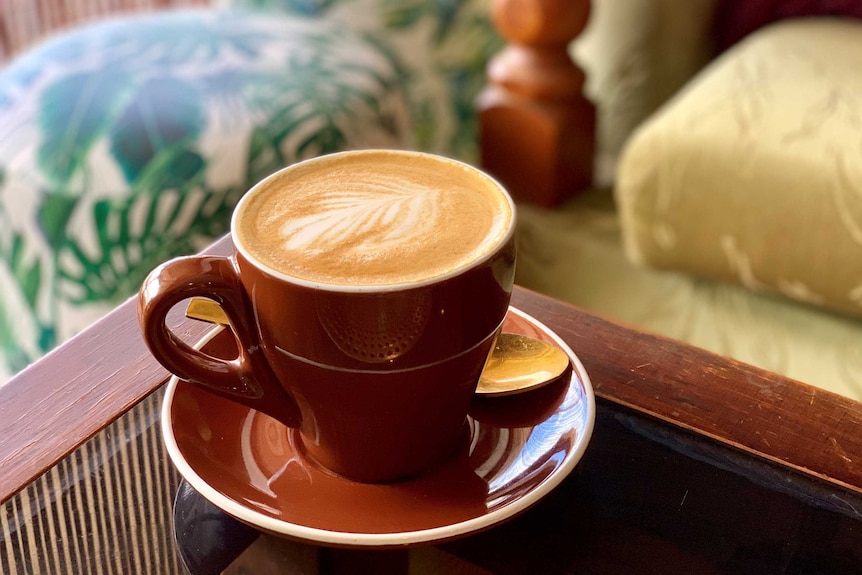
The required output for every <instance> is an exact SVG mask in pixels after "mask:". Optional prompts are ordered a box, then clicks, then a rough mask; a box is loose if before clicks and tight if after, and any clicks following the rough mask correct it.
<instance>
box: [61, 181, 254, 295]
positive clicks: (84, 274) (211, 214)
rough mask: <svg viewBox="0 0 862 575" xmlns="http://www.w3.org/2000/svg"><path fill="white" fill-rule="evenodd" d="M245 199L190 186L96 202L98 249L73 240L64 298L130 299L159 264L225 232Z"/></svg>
mask: <svg viewBox="0 0 862 575" xmlns="http://www.w3.org/2000/svg"><path fill="white" fill-rule="evenodd" d="M240 196H241V191H240V190H239V189H238V188H229V189H226V190H220V191H214V190H207V189H201V188H196V189H190V188H186V189H180V190H168V191H165V192H162V193H159V194H138V195H136V196H132V197H129V198H124V199H116V200H101V201H98V202H96V203H95V204H94V205H93V211H92V222H93V226H92V228H93V229H94V230H95V232H94V233H95V234H96V246H95V250H93V249H92V248H91V249H90V250H87V249H85V248H84V247H83V245H82V243H80V242H78V241H77V240H75V239H71V238H70V239H69V240H68V241H67V242H66V244H65V245H64V246H63V253H62V256H63V257H61V258H59V260H58V263H59V269H58V275H59V277H60V278H61V280H62V283H63V288H62V293H63V297H64V298H65V299H67V300H68V301H70V302H72V303H73V304H75V305H81V304H86V303H89V302H98V301H107V302H118V301H121V300H122V299H125V298H127V297H128V296H130V295H131V294H133V293H134V292H135V291H136V290H137V289H138V288H139V287H140V285H141V283H142V282H143V280H144V278H145V277H146V275H147V274H148V273H149V272H150V271H151V270H152V269H153V268H154V267H155V266H156V265H158V264H160V263H162V262H164V261H166V260H168V259H170V258H172V257H175V256H179V255H186V254H190V253H194V252H196V251H198V250H199V249H200V248H201V245H200V244H201V243H202V242H209V241H211V240H212V239H213V238H216V237H218V236H220V235H222V234H224V233H225V231H227V228H228V225H229V221H230V215H231V212H232V211H233V207H234V206H235V205H236V202H237V201H238V199H239V197H240ZM86 243H87V245H90V244H92V243H93V242H91V241H90V242H86Z"/></svg>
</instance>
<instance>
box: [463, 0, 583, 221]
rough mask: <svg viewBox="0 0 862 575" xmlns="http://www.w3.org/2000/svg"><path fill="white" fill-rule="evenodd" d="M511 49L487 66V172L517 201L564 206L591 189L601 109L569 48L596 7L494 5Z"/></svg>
mask: <svg viewBox="0 0 862 575" xmlns="http://www.w3.org/2000/svg"><path fill="white" fill-rule="evenodd" d="M492 13H493V17H494V23H495V25H496V26H497V29H498V30H499V31H500V33H501V34H502V35H503V36H504V37H505V38H506V39H507V40H508V41H509V45H508V46H507V47H506V48H505V49H504V50H503V51H502V52H500V54H498V55H497V56H496V57H494V59H493V60H491V62H490V64H489V65H488V81H489V85H488V86H487V87H486V88H485V90H483V91H482V93H481V94H480V95H479V98H478V102H477V105H478V108H479V126H480V143H481V148H482V166H483V167H484V168H485V169H486V170H487V171H488V172H490V173H491V174H492V175H494V176H495V177H497V178H498V179H499V180H500V181H501V182H502V183H503V184H504V185H505V186H506V187H507V188H508V189H509V191H510V192H511V193H512V195H513V196H514V197H515V199H516V200H518V201H527V202H532V203H536V204H539V205H544V206H551V205H554V204H556V203H559V202H560V201H562V200H563V199H565V198H566V197H568V196H570V195H572V194H574V193H575V192H577V191H578V190H580V189H583V188H586V187H588V186H589V185H590V184H591V183H592V173H593V156H594V155H595V123H596V120H595V117H596V113H595V107H594V106H593V105H592V103H590V102H589V101H588V100H587V99H586V98H585V97H584V95H583V86H584V81H585V77H584V73H583V71H581V69H580V68H578V67H577V66H576V65H575V63H574V62H573V61H572V59H571V57H570V56H569V52H568V46H569V44H570V43H571V41H572V40H573V39H574V38H576V37H577V36H578V35H579V34H580V33H581V32H582V31H583V29H584V27H585V26H586V24H587V21H588V19H589V14H590V2H589V0H494V2H493V4H492Z"/></svg>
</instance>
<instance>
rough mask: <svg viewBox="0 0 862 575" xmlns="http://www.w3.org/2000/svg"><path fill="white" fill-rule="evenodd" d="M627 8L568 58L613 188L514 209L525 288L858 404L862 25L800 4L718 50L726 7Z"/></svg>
mask: <svg viewBox="0 0 862 575" xmlns="http://www.w3.org/2000/svg"><path fill="white" fill-rule="evenodd" d="M620 4H622V3H612V2H596V3H594V8H595V10H594V13H593V21H592V22H591V26H592V28H590V29H589V30H588V31H587V33H586V34H585V36H584V38H583V39H582V44H581V45H579V46H576V48H575V52H576V55H577V56H578V57H579V58H580V59H581V61H582V62H583V63H584V65H585V67H586V68H587V71H588V77H590V78H591V84H590V90H591V95H592V97H593V98H594V99H595V100H596V102H597V104H598V106H599V126H600V142H599V143H600V150H602V156H601V157H600V158H599V160H600V164H599V166H600V167H602V168H604V178H605V182H606V186H604V189H602V186H599V188H600V189H598V190H595V191H593V192H591V193H589V194H587V195H585V196H584V197H582V198H579V199H576V200H574V201H573V202H571V203H569V204H567V205H565V206H563V207H562V208H561V209H558V210H555V211H553V212H549V211H545V210H536V209H530V208H524V209H522V210H521V220H522V228H523V235H522V248H523V249H522V251H521V259H520V269H519V278H518V279H519V281H520V282H521V283H522V284H524V285H528V286H530V287H533V288H535V289H537V290H539V291H543V292H546V293H549V294H551V295H554V296H556V297H559V298H561V299H565V300H568V301H572V302H574V303H577V304H579V305H581V306H584V307H586V308H588V309H592V310H594V311H598V312H600V313H603V314H606V315H608V316H611V317H613V318H616V319H618V320H622V321H624V322H627V323H630V324H633V325H636V326H638V327H641V328H643V329H646V330H650V331H654V332H658V333H661V334H664V335H666V336H669V337H672V338H677V339H682V340H685V341H688V342H690V343H693V344H695V345H699V346H702V347H705V348H707V349H710V350H712V351H714V352H717V353H720V354H724V355H729V356H732V357H734V358H737V359H740V360H743V361H746V362H749V363H753V364H755V365H758V366H760V367H763V368H766V369H769V370H772V371H777V372H780V373H783V374H786V375H789V376H791V377H793V378H796V379H799V380H802V381H804V382H807V383H810V384H813V385H816V386H818V387H822V388H825V389H829V390H832V391H835V392H837V393H840V394H844V395H847V396H850V397H853V398H856V399H862V339H860V336H862V323H860V319H859V318H860V317H862V305H860V304H862V302H860V291H862V289H860V285H862V234H860V231H862V204H860V201H862V184H860V182H862V98H860V96H859V94H860V93H862V20H858V19H855V18H849V17H846V16H845V17H834V16H833V17H823V16H822V14H820V12H822V11H821V10H818V3H817V2H809V3H808V4H809V6H807V8H808V10H807V11H806V10H801V9H800V8H805V7H806V6H805V4H806V3H804V2H803V3H799V2H797V3H795V8H796V9H797V11H798V12H800V13H792V14H788V15H793V16H795V17H794V18H781V17H780V16H782V15H783V13H782V12H781V11H780V10H778V8H775V12H774V14H773V15H774V16H775V18H774V20H775V21H774V22H771V23H770V25H768V26H764V27H760V28H757V29H756V30H751V33H748V34H746V35H745V37H744V38H742V39H740V41H738V42H736V41H734V42H728V43H729V44H730V43H732V45H731V46H730V47H729V49H727V50H726V51H723V52H719V51H718V50H716V49H715V47H714V41H715V40H716V34H718V33H720V30H717V29H716V19H717V18H721V17H723V18H725V19H727V18H728V14H726V13H724V14H722V10H727V9H728V8H727V5H730V4H734V3H733V2H726V3H724V5H722V4H721V3H716V2H711V1H708V0H700V1H695V2H673V1H666V2H641V3H636V4H637V8H635V9H632V4H633V3H625V4H626V6H621V5H620ZM735 4H737V5H741V7H742V8H749V9H752V11H755V10H753V5H755V4H772V5H775V6H780V4H781V3H780V2H750V3H748V4H747V5H746V4H745V3H735ZM786 4H794V3H786ZM819 4H828V3H819ZM848 6H849V5H848ZM850 9H851V11H855V12H858V11H859V10H858V8H857V7H854V6H850ZM854 15H855V14H854ZM730 16H733V15H730ZM743 16H744V15H743ZM725 25H727V22H725ZM746 32H748V30H746ZM740 35H742V34H740ZM613 39H622V40H620V42H619V43H618V44H616V45H614V44H613ZM733 40H736V38H733ZM600 52H603V53H604V55H605V58H604V59H599V58H597V55H598V53H600Z"/></svg>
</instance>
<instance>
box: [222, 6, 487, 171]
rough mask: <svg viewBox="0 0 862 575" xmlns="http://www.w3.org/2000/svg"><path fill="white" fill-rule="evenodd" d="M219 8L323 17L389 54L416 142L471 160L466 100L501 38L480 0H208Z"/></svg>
mask: <svg viewBox="0 0 862 575" xmlns="http://www.w3.org/2000/svg"><path fill="white" fill-rule="evenodd" d="M216 1H217V3H218V4H220V5H221V6H222V7H230V8H242V9H248V10H254V11H258V12H265V13H272V14H290V15H293V16H296V17H299V16H301V17H306V18H324V19H326V20H327V21H330V22H336V23H339V24H341V25H343V26H344V27H345V28H348V29H351V30H357V31H359V32H361V33H363V34H365V35H366V37H369V38H372V39H374V41H376V42H378V43H379V44H380V45H381V46H383V47H385V49H386V50H388V51H390V52H391V53H393V54H397V57H398V60H399V61H400V62H402V64H403V66H404V67H403V72H404V74H405V90H406V92H407V96H408V100H409V102H410V117H411V121H412V124H413V126H414V128H413V132H414V137H415V145H416V147H417V148H419V149H422V150H425V151H431V152H437V153H441V154H445V155H448V156H453V157H456V158H459V159H462V160H467V161H471V160H475V159H476V158H477V156H478V153H477V152H478V148H477V141H478V139H477V137H476V116H475V112H474V100H475V98H476V95H477V94H478V92H479V90H481V88H482V87H483V86H484V85H485V66H486V65H487V62H488V60H489V59H490V57H491V56H492V55H493V54H494V53H495V52H497V51H498V50H499V49H500V48H501V47H502V45H503V40H502V38H500V36H499V35H498V34H497V32H496V31H495V29H494V26H493V24H492V23H491V19H490V10H489V6H490V4H491V3H490V2H489V1H488V0H216Z"/></svg>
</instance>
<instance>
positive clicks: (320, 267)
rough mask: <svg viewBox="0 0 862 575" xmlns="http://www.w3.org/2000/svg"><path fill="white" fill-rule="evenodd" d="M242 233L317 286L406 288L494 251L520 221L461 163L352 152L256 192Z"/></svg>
mask: <svg viewBox="0 0 862 575" xmlns="http://www.w3.org/2000/svg"><path fill="white" fill-rule="evenodd" d="M237 210H238V213H237V215H236V217H235V218H234V229H233V233H234V236H235V238H236V241H237V242H238V244H239V245H240V246H241V247H242V248H243V249H244V250H245V251H246V252H247V253H248V255H250V256H251V257H253V258H254V259H256V260H257V261H259V262H260V263H261V264H263V265H265V266H267V267H269V268H271V269H273V270H275V271H277V272H280V273H283V274H286V275H289V276H292V277H296V278H299V279H303V280H306V281H309V282H315V283H324V284H336V285H358V286H361V285H369V286H378V285H397V284H405V283H413V282H421V281H424V280H428V279H432V278H437V277H441V276H445V275H447V274H448V273H450V272H452V271H454V270H457V269H462V268H463V267H466V266H468V265H470V264H471V263H473V262H476V261H480V260H482V259H483V258H484V257H485V256H487V255H488V254H490V253H491V252H492V251H493V250H494V249H495V248H496V247H497V246H498V245H499V244H500V242H501V241H502V240H503V239H504V238H505V237H506V236H507V235H508V233H509V230H510V228H511V225H512V223H513V222H512V220H513V217H514V214H513V211H512V205H511V203H510V201H509V199H508V196H507V195H506V194H505V192H504V191H503V190H502V189H501V187H500V186H499V184H497V183H496V182H495V181H494V180H492V179H491V178H489V177H488V176H486V175H484V174H483V173H481V172H479V171H477V170H475V169H473V168H471V167H469V166H467V165H465V164H461V163H460V162H456V161H453V160H447V159H444V158H440V157H436V156H431V155H428V154H420V153H415V152H397V151H383V150H373V151H362V152H344V153H339V154H332V155H329V156H322V157H320V158H317V159H314V160H310V161H306V162H303V163H301V164H296V165H294V166H292V167H291V168H288V169H286V170H283V171H281V172H279V173H277V174H275V175H273V176H271V177H270V178H268V179H266V180H264V181H262V182H261V183H260V184H258V185H257V186H255V187H254V188H252V190H251V191H250V192H249V193H248V194H247V195H246V197H244V198H243V200H242V201H241V203H240V205H239V206H238V208H237Z"/></svg>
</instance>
